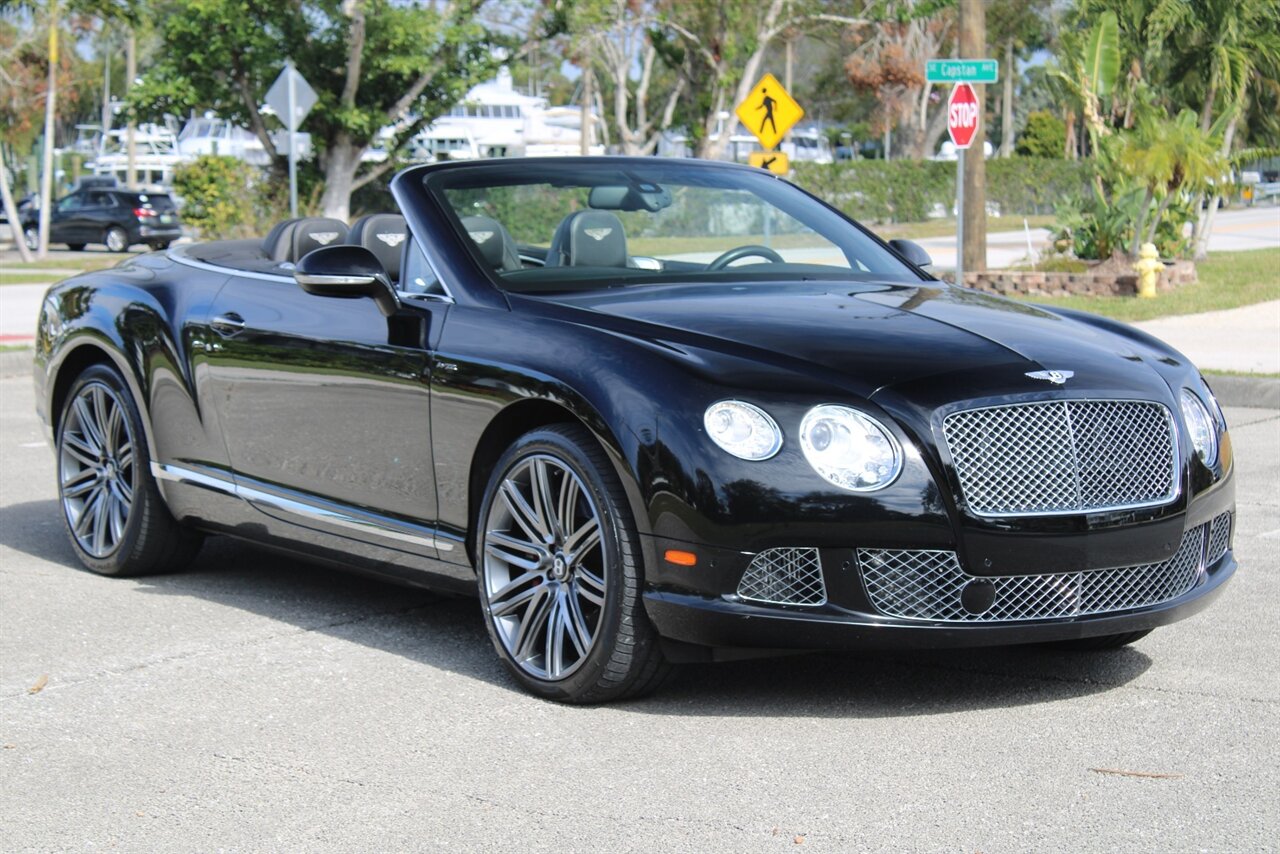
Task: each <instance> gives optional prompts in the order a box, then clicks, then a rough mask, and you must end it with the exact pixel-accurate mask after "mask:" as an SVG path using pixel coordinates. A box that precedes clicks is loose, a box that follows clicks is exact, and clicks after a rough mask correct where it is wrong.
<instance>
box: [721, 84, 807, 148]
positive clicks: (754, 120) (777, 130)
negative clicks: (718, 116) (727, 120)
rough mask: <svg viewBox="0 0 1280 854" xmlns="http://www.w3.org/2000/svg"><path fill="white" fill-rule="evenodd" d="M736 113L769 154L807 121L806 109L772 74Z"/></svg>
mask: <svg viewBox="0 0 1280 854" xmlns="http://www.w3.org/2000/svg"><path fill="white" fill-rule="evenodd" d="M734 113H735V114H736V115H737V117H738V120H739V121H740V122H742V124H743V125H744V126H745V127H746V129H747V130H749V131H751V132H752V133H753V134H755V137H756V139H758V140H760V144H761V145H762V146H764V150H765V151H772V150H773V149H775V148H777V147H778V143H780V142H782V138H783V137H784V136H786V135H787V131H789V130H791V128H792V127H794V126H795V123H796V122H798V121H800V119H802V118H804V108H803V107H801V106H800V105H799V104H797V103H796V102H795V99H794V98H792V97H791V95H790V93H788V92H787V90H786V89H784V88H783V87H782V84H781V83H779V82H778V78H776V77H774V76H773V75H772V74H766V75H765V76H764V77H761V78H760V82H759V83H757V84H756V85H755V88H754V89H752V90H751V93H750V94H748V95H747V99H746V100H745V101H743V102H742V103H741V104H739V105H738V109H736V110H735V111H734Z"/></svg>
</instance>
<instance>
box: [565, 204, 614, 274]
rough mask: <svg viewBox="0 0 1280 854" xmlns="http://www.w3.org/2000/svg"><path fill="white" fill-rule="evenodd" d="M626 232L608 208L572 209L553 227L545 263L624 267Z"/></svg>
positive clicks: (572, 265)
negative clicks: (596, 209) (573, 210)
mask: <svg viewBox="0 0 1280 854" xmlns="http://www.w3.org/2000/svg"><path fill="white" fill-rule="evenodd" d="M627 265H628V259H627V234H626V232H625V231H624V230H623V228H622V220H620V219H618V217H617V215H616V214H613V213H610V212H609V211H593V210H585V211H576V212H574V213H571V214H569V215H568V216H567V217H565V218H564V219H563V220H561V222H560V225H559V226H557V227H556V232H555V235H554V236H553V237H552V238H551V249H550V250H548V252H547V266H548V267H626V266H627Z"/></svg>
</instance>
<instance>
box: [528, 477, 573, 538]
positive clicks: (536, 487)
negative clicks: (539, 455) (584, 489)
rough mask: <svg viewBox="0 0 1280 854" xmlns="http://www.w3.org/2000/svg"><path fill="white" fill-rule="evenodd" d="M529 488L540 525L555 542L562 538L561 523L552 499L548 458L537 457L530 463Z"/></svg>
mask: <svg viewBox="0 0 1280 854" xmlns="http://www.w3.org/2000/svg"><path fill="white" fill-rule="evenodd" d="M566 476H567V473H566ZM529 488H530V491H531V492H532V493H533V509H534V512H535V513H537V514H538V521H539V523H540V527H541V528H542V530H543V531H545V532H546V533H547V534H548V535H549V536H550V537H551V538H552V541H553V542H554V541H555V540H558V539H560V536H561V534H560V524H559V520H558V519H557V518H556V513H555V504H554V503H552V501H551V475H550V474H549V473H548V471H547V462H546V460H542V459H535V460H534V461H533V463H532V465H530V467H529Z"/></svg>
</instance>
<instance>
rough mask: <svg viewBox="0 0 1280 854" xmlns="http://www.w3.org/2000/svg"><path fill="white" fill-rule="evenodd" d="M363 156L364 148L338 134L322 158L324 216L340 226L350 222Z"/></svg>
mask: <svg viewBox="0 0 1280 854" xmlns="http://www.w3.org/2000/svg"><path fill="white" fill-rule="evenodd" d="M362 154H364V147H363V146H359V145H356V144H355V143H354V142H352V141H351V137H349V136H348V135H347V134H345V133H339V134H338V136H337V137H336V138H335V139H334V140H333V142H332V144H331V145H330V146H329V147H328V150H327V152H326V154H325V158H324V195H322V196H321V197H320V210H321V213H323V215H324V216H331V217H333V218H334V219H340V220H342V221H343V222H346V221H347V219H349V218H350V215H351V191H352V189H353V187H354V185H355V180H356V170H358V169H359V168H360V156H361V155H362Z"/></svg>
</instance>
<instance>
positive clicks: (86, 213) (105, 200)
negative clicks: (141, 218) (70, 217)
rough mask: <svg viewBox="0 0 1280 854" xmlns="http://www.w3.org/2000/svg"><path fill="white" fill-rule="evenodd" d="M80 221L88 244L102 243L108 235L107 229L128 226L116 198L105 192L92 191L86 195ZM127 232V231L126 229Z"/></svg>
mask: <svg viewBox="0 0 1280 854" xmlns="http://www.w3.org/2000/svg"><path fill="white" fill-rule="evenodd" d="M84 196H85V200H84V204H83V205H81V207H80V211H79V215H78V220H79V222H80V223H81V235H82V236H83V237H82V239H83V240H84V241H85V242H87V243H100V242H102V240H103V239H104V237H103V235H105V234H106V233H107V227H108V226H111V225H115V224H119V225H126V223H124V222H123V221H122V220H123V214H124V213H125V212H124V211H122V210H118V206H117V204H116V197H115V196H114V195H113V194H111V193H108V192H106V191H105V190H90V191H89V192H88V193H85V194H84ZM126 230H127V229H126Z"/></svg>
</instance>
